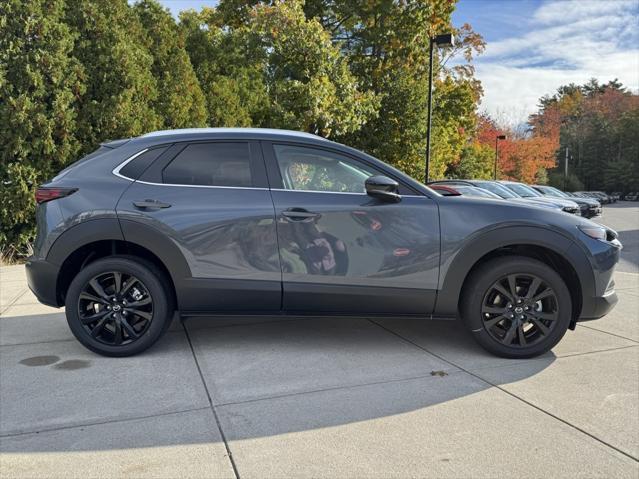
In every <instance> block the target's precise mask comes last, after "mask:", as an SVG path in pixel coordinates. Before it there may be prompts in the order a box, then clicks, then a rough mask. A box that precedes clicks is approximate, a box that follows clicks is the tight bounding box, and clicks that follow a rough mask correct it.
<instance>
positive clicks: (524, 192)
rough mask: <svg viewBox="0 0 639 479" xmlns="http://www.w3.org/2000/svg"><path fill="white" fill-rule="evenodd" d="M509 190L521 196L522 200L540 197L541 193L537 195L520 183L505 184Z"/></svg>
mask: <svg viewBox="0 0 639 479" xmlns="http://www.w3.org/2000/svg"><path fill="white" fill-rule="evenodd" d="M504 186H506V187H507V188H508V189H509V190H511V191H514V192H515V193H517V194H518V195H519V196H523V197H524V198H536V197H539V196H541V193H537V192H536V191H535V190H533V189H532V188H529V187H527V186H526V185H522V184H520V183H505V184H504Z"/></svg>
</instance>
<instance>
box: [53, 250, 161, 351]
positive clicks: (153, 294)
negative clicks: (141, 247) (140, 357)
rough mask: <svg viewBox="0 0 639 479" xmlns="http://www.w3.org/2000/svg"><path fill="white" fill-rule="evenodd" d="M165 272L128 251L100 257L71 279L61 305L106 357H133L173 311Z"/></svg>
mask: <svg viewBox="0 0 639 479" xmlns="http://www.w3.org/2000/svg"><path fill="white" fill-rule="evenodd" d="M164 276H165V275H164V274H163V273H162V272H161V271H160V270H159V269H158V268H157V267H155V265H153V264H152V263H150V262H147V261H144V260H141V259H139V258H134V257H129V256H112V257H108V258H103V259H99V260H97V261H95V262H93V263H90V264H89V265H88V266H86V267H85V268H83V269H82V270H81V271H80V273H78V275H77V276H76V277H75V278H74V279H73V281H72V282H71V285H70V286H69V290H68V292H67V296H66V301H65V303H66V304H65V306H66V316H67V322H68V323H69V327H70V328H71V331H72V332H73V334H74V336H75V337H76V338H77V339H78V341H80V342H81V343H82V344H83V345H84V346H85V347H87V348H88V349H90V350H91V351H94V352H96V353H98V354H102V355H104V356H131V355H133V354H137V353H140V352H142V351H144V350H145V349H147V348H149V347H150V346H151V345H153V344H154V343H155V342H156V341H157V340H158V339H160V337H161V336H162V334H163V333H164V332H165V331H166V330H167V329H168V326H169V325H170V322H171V319H172V316H173V306H172V301H171V297H172V296H171V295H170V293H169V291H167V290H166V288H165V286H164V284H167V281H166V279H165V278H164Z"/></svg>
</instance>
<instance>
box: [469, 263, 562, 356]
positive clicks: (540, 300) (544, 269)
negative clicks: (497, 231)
mask: <svg viewBox="0 0 639 479" xmlns="http://www.w3.org/2000/svg"><path fill="white" fill-rule="evenodd" d="M459 308H460V313H461V318H462V320H463V321H464V324H465V325H466V328H467V330H468V331H469V332H470V333H471V335H472V336H473V338H474V339H475V341H477V342H478V343H479V344H480V345H481V346H482V347H483V348H484V349H486V350H487V351H489V352H491V353H493V354H496V355H498V356H501V357H505V358H517V359H519V358H531V357H535V356H538V355H540V354H543V353H545V352H546V351H549V350H550V349H552V348H553V347H554V346H555V345H556V344H557V343H558V342H559V341H560V340H561V338H562V337H563V336H564V334H565V333H566V331H567V330H568V327H569V326H570V323H571V321H573V314H572V308H573V306H572V297H571V293H570V290H569V289H568V287H567V286H566V283H565V281H564V280H563V279H562V277H561V276H560V275H559V273H558V272H557V271H556V270H555V269H554V268H552V267H551V266H550V265H548V264H546V263H544V262H542V261H540V260H537V259H533V258H528V257H525V256H516V255H504V256H502V257H499V258H494V259H491V260H488V261H486V262H485V263H483V264H481V265H480V266H479V267H478V268H477V269H475V270H474V271H473V272H472V273H471V274H470V275H469V276H468V278H467V279H466V281H465V283H464V289H463V292H462V296H461V299H460V305H459Z"/></svg>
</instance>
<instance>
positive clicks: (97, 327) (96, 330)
mask: <svg viewBox="0 0 639 479" xmlns="http://www.w3.org/2000/svg"><path fill="white" fill-rule="evenodd" d="M107 318H108V316H105V317H104V318H102V319H101V320H100V321H99V322H98V324H96V325H95V327H94V328H93V329H92V330H91V337H92V338H96V337H97V336H98V334H100V333H101V332H102V330H103V329H104V325H105V324H106V321H107Z"/></svg>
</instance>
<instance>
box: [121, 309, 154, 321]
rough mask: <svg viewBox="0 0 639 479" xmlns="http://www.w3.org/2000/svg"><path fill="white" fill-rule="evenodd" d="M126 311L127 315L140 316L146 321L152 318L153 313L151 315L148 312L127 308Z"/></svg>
mask: <svg viewBox="0 0 639 479" xmlns="http://www.w3.org/2000/svg"><path fill="white" fill-rule="evenodd" d="M124 310H125V311H126V312H127V313H131V314H135V315H137V316H140V317H141V318H144V319H148V320H150V319H151V317H152V315H151V313H149V312H147V311H142V310H140V309H133V308H125V309H124Z"/></svg>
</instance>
